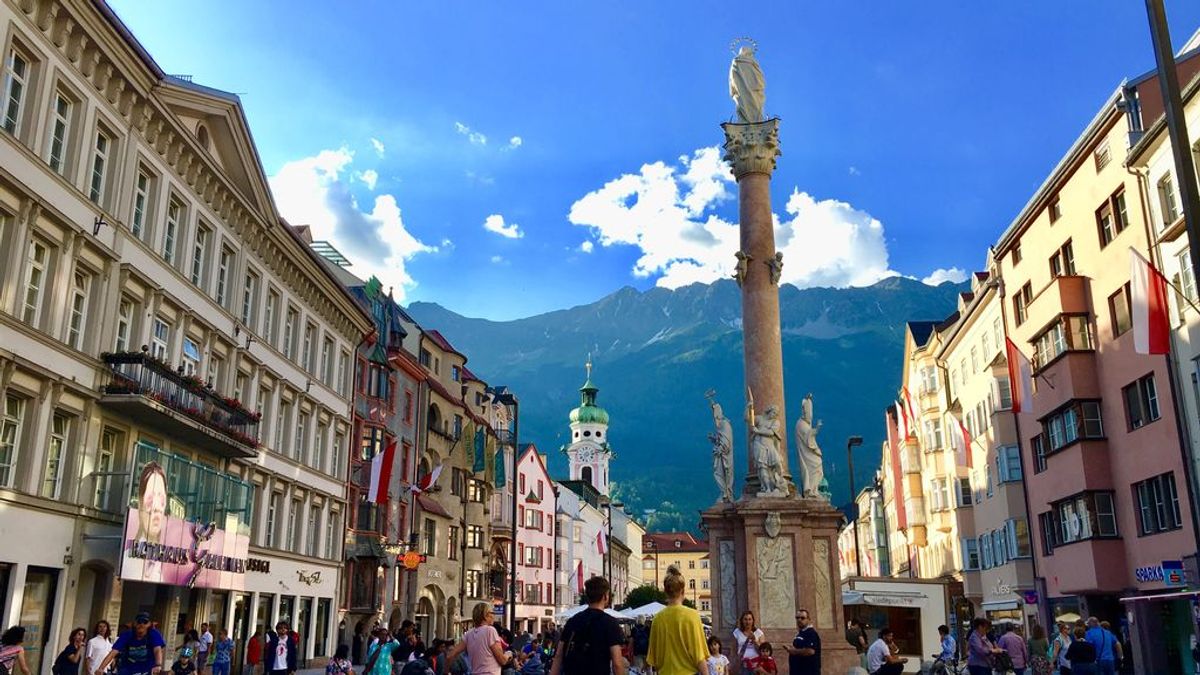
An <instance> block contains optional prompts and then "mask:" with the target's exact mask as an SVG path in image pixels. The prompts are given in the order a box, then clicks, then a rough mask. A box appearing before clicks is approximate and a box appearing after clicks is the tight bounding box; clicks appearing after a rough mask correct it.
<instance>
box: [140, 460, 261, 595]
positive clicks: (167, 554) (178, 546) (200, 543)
mask: <svg viewBox="0 0 1200 675" xmlns="http://www.w3.org/2000/svg"><path fill="white" fill-rule="evenodd" d="M137 453H138V459H140V460H142V461H140V462H137V463H135V466H134V471H135V473H134V475H133V480H134V483H133V484H134V485H135V486H136V493H135V495H134V496H135V497H136V498H137V501H136V503H135V504H133V505H132V506H131V508H130V509H129V510H128V511H127V512H126V515H125V534H124V536H123V537H122V539H123V541H122V546H121V578H122V579H124V580H126V581H145V582H151V583H157V584H171V585H175V586H186V587H189V588H214V589H223V590H236V591H240V590H244V589H245V577H246V567H247V558H248V557H249V553H250V528H249V525H248V523H246V522H244V521H243V520H242V519H241V518H240V517H239V515H238V514H236V513H232V512H226V513H224V514H219V513H218V514H217V517H219V518H220V520H219V521H215V522H214V521H212V520H208V518H207V517H206V516H209V514H211V511H206V510H204V508H205V507H204V506H203V505H202V504H200V503H199V502H196V501H195V498H194V496H193V495H192V494H189V493H188V492H185V493H184V494H182V495H171V494H170V493H169V491H168V485H172V484H173V483H172V481H171V480H168V476H173V477H176V478H178V476H175V474H177V473H178V474H182V475H184V476H189V475H191V474H194V473H197V472H196V471H188V469H191V468H193V467H191V466H179V465H180V464H183V465H191V464H193V463H192V462H190V461H189V460H186V459H182V458H176V457H174V456H172V455H170V454H168V453H164V452H162V451H160V450H158V448H155V447H153V446H151V445H149V444H140V443H139V444H138V448H137ZM195 466H200V465H195ZM203 468H207V467H203ZM203 468H202V469H203ZM210 471H211V470H210ZM202 472H203V471H201V473H202ZM211 473H213V474H216V472H215V471H211ZM222 478H224V477H223V476H219V475H217V476H207V475H202V476H201V480H206V481H208V482H213V483H216V482H220V480H221V479H222ZM189 480H192V479H190V478H188V479H184V478H180V479H179V480H177V481H175V482H176V483H180V484H181V485H183V486H184V488H183V489H185V490H186V484H188V481H189ZM196 493H197V494H198V493H200V491H198V490H197V491H196ZM193 511H194V512H193Z"/></svg>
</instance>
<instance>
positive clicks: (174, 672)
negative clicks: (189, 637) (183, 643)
mask: <svg viewBox="0 0 1200 675" xmlns="http://www.w3.org/2000/svg"><path fill="white" fill-rule="evenodd" d="M194 653H195V652H193V651H192V648H191V647H181V648H180V649H179V655H178V656H177V657H176V659H175V663H172V664H171V675H194V673H195V672H196V664H195V663H193V662H192V655H193V654H194Z"/></svg>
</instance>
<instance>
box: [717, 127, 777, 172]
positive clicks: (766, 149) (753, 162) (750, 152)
mask: <svg viewBox="0 0 1200 675" xmlns="http://www.w3.org/2000/svg"><path fill="white" fill-rule="evenodd" d="M721 128H723V129H724V130H725V155H724V156H723V157H722V158H721V159H723V160H725V161H726V162H728V163H729V165H730V166H731V167H733V177H734V178H736V179H741V177H742V176H744V175H746V174H748V173H765V174H767V175H768V176H770V175H771V174H772V173H774V171H775V158H776V157H778V156H779V155H781V154H783V153H782V152H781V151H780V150H779V120H778V119H770V120H767V121H766V122H757V123H755V124H730V123H726V124H722V125H721Z"/></svg>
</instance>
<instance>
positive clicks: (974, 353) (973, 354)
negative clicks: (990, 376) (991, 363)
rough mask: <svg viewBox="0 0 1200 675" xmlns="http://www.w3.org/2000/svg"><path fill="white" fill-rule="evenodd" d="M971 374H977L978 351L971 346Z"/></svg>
mask: <svg viewBox="0 0 1200 675" xmlns="http://www.w3.org/2000/svg"><path fill="white" fill-rule="evenodd" d="M971 372H972V373H978V372H979V350H978V349H976V348H975V345H971Z"/></svg>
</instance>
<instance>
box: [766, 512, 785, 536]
mask: <svg viewBox="0 0 1200 675" xmlns="http://www.w3.org/2000/svg"><path fill="white" fill-rule="evenodd" d="M782 526H783V522H782V521H781V520H780V519H779V512H778V511H772V512H770V513H768V514H767V518H766V520H764V521H763V529H764V530H766V531H767V536H768V537H770V538H772V539H774V538H775V537H778V536H779V529H780V527H782Z"/></svg>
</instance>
